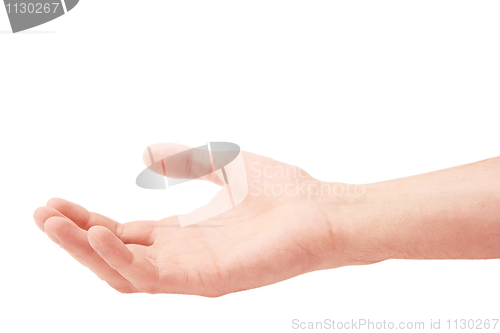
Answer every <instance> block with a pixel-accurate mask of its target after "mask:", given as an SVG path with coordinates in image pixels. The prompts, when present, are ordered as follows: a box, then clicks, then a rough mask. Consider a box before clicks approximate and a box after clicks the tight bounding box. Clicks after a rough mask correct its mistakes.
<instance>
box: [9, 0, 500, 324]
mask: <svg viewBox="0 0 500 333" xmlns="http://www.w3.org/2000/svg"><path fill="white" fill-rule="evenodd" d="M499 15H500V3H499V2H498V1H467V2H465V1H435V0H433V1H411V2H404V1H343V2H339V1H319V0H318V1H290V0H287V1H275V0H266V1H259V0H253V1H206V0H204V1H124V0H106V1H90V0H82V1H81V2H80V4H79V5H78V6H77V7H75V9H73V10H72V11H71V12H69V13H68V14H67V15H64V16H63V17H61V18H59V19H57V20H54V21H53V22H49V23H47V24H45V25H42V26H39V27H36V28H34V29H32V30H30V31H28V32H27V33H20V34H11V33H9V30H10V26H9V22H8V19H7V15H6V13H5V11H4V8H3V7H0V31H2V32H1V33H0V111H1V123H0V126H1V131H0V133H1V134H0V135H1V143H0V145H1V146H0V148H1V154H2V155H1V156H2V157H1V160H2V166H1V170H2V176H1V179H2V181H1V192H0V193H1V199H2V201H1V202H2V204H1V208H2V214H3V218H2V223H3V227H2V229H1V230H2V232H1V243H0V244H1V245H0V246H1V251H2V271H1V275H0V279H1V284H0V286H1V288H2V296H1V299H2V305H3V306H2V307H3V308H4V309H3V310H2V319H1V320H0V330H1V331H4V332H14V331H19V332H20V331H23V332H40V331H47V332H49V331H50V332H80V331H81V332H98V331H105V332H117V331H120V332H184V331H186V332H187V331H189V332H205V331H211V332H290V331H296V330H293V329H292V319H300V320H301V321H321V320H324V319H327V318H330V319H335V320H351V319H358V318H366V319H371V320H372V321H377V320H384V319H385V320H387V321H394V322H398V321H425V322H426V324H427V323H428V322H430V320H431V319H432V320H434V321H435V320H437V319H441V325H442V326H444V321H445V320H447V319H469V318H472V319H487V318H499V317H500V312H499V306H498V304H499V299H500V289H499V285H498V278H499V273H500V261H499V260H490V261H403V260H393V261H388V262H384V263H380V264H376V265H372V266H364V267H345V268H340V269H336V270H330V271H322V272H314V273H310V274H306V275H303V276H299V277H296V278H294V279H291V280H288V281H285V282H282V283H278V284H275V285H272V286H267V287H263V288H259V289H255V290H251V291H245V292H240V293H236V294H231V295H227V296H223V297H221V298H216V299H209V298H203V297H198V296H180V295H144V294H137V295H122V294H119V293H118V292H116V291H114V290H113V289H111V288H110V287H108V286H107V284H106V283H104V282H103V281H101V280H99V279H98V278H97V277H95V276H94V275H93V274H92V273H91V272H90V271H88V270H87V269H86V268H85V267H83V266H80V265H79V264H78V263H77V262H75V261H74V260H73V259H72V258H71V257H70V256H69V255H68V254H66V253H65V252H64V251H61V249H60V248H59V247H58V246H56V245H55V244H53V243H52V242H51V241H50V240H49V239H48V238H47V237H46V236H45V235H44V234H43V233H41V232H40V230H38V229H37V228H36V226H35V224H34V223H33V220H32V214H33V211H34V210H35V209H36V208H37V207H38V206H41V205H44V204H45V202H46V200H48V199H49V198H50V197H53V196H58V197H62V198H65V199H68V200H71V201H74V202H77V203H79V204H81V205H83V206H84V207H86V208H88V209H89V210H91V211H97V212H100V213H102V214H104V215H107V216H110V217H112V218H114V219H116V220H118V221H122V222H125V221H130V220H136V219H159V218H162V217H165V216H168V215H173V214H178V213H183V212H185V210H186V209H191V208H193V207H192V205H193V203H196V204H198V203H203V202H205V201H207V200H208V199H209V195H210V193H212V192H213V189H212V188H211V187H210V188H208V187H207V186H206V185H199V184H195V185H192V184H193V182H191V183H190V185H189V189H190V190H193V191H191V192H190V194H189V196H186V195H184V194H185V193H184V192H182V191H186V190H178V192H173V193H174V194H172V193H168V194H166V193H165V192H158V191H147V190H143V189H140V188H138V187H137V186H136V185H135V177H136V176H137V174H138V173H139V172H140V171H142V169H143V164H142V159H141V156H142V151H143V149H144V148H146V147H147V146H148V145H149V144H152V143H157V142H177V143H182V144H186V145H192V146H198V145H202V144H204V143H205V142H206V141H217V140H220V141H230V142H235V143H237V144H239V145H240V146H241V147H242V149H244V150H247V151H251V152H255V153H259V154H262V155H266V156H270V157H273V158H275V159H277V160H281V161H284V162H287V163H290V164H295V165H299V166H301V167H303V168H304V169H305V170H306V171H308V172H309V173H310V174H312V175H313V176H315V177H316V178H319V179H321V180H325V181H333V180H335V181H341V182H350V183H368V182H375V181H381V180H387V179H392V178H398V177H403V176H409V175H414V174H419V173H424V172H428V171H433V170H438V169H442V168H447V167H451V166H455V165H460V164H465V163H469V162H475V161H478V160H482V159H486V158H490V157H495V156H498V155H500V149H499V148H500V147H499V142H500V140H499V139H500V133H499V123H498V120H499V117H498V113H499V111H500V98H499V92H500V79H499V78H500V61H499V59H500V46H499V45H500V44H499V37H500V20H499V19H498V18H499ZM197 189H199V190H197ZM177 194H179V195H177ZM181 194H183V195H181ZM188 201H189V202H188ZM499 326H500V324H499ZM427 327H428V326H427ZM498 330H500V327H497V331H498Z"/></svg>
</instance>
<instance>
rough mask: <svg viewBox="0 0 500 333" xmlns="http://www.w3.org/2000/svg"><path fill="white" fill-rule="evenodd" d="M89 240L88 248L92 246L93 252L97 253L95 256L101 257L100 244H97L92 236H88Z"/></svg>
mask: <svg viewBox="0 0 500 333" xmlns="http://www.w3.org/2000/svg"><path fill="white" fill-rule="evenodd" d="M88 238H89V244H90V246H92V248H93V249H94V251H95V252H97V254H99V255H101V253H102V249H101V243H99V242H98V241H97V239H95V238H94V237H92V236H90V235H89V236H88Z"/></svg>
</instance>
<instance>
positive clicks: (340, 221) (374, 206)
mask: <svg viewBox="0 0 500 333" xmlns="http://www.w3.org/2000/svg"><path fill="white" fill-rule="evenodd" d="M328 185H329V187H330V189H331V190H330V193H321V195H318V196H317V199H318V203H319V206H320V207H321V210H322V211H323V212H324V214H325V216H326V218H327V220H328V223H329V226H330V230H331V232H330V235H332V236H331V238H332V239H331V242H332V243H333V244H332V253H331V254H330V256H329V257H328V261H329V265H330V268H334V267H339V266H348V265H367V264H373V263H376V262H380V261H383V260H386V259H390V258H393V257H395V254H394V247H395V246H396V244H393V243H392V240H393V237H392V235H391V234H392V231H391V224H390V223H387V222H388V221H389V220H388V217H387V218H386V217H384V214H385V213H386V212H384V207H385V206H384V205H382V204H381V202H383V201H386V200H390V199H389V198H388V197H387V193H385V191H384V189H383V188H380V187H378V186H377V185H376V184H370V185H354V184H343V183H328Z"/></svg>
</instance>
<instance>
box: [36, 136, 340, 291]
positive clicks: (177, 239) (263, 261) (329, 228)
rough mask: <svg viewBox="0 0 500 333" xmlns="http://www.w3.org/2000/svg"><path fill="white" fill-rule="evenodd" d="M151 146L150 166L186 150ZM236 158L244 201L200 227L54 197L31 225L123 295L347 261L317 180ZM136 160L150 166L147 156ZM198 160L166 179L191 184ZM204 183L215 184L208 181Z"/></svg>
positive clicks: (289, 273)
mask: <svg viewBox="0 0 500 333" xmlns="http://www.w3.org/2000/svg"><path fill="white" fill-rule="evenodd" d="M150 148H151V151H152V153H153V156H154V160H157V161H158V160H160V159H162V158H165V157H167V156H171V155H173V154H176V153H177V152H179V151H183V150H186V149H188V147H185V146H181V145H175V144H159V145H152V146H150ZM242 156H243V160H244V162H245V169H246V170H247V175H248V177H247V182H248V184H247V185H248V188H249V189H250V191H249V194H248V196H247V197H246V198H245V199H244V200H243V202H241V203H240V204H239V205H237V206H236V207H234V208H233V209H231V210H229V211H227V212H225V213H223V214H220V215H218V216H216V217H215V218H212V219H209V220H207V221H205V222H206V223H200V224H194V225H190V226H186V227H182V228H181V227H178V226H179V220H178V218H177V216H172V217H167V218H165V219H162V220H159V221H134V222H128V223H124V224H121V223H118V222H116V221H114V220H112V219H110V218H107V217H105V216H102V215H100V214H97V213H91V212H88V211H87V210H86V209H85V208H83V207H81V206H79V205H77V204H74V203H71V202H68V201H66V200H63V199H58V198H54V199H51V200H49V201H48V203H47V205H46V206H44V207H40V208H38V209H37V210H36V211H35V213H34V218H35V222H36V223H37V225H38V226H39V227H40V228H41V229H42V230H43V231H45V233H46V234H47V235H48V236H49V238H51V239H52V240H53V241H55V242H56V243H57V244H59V245H60V246H61V247H62V248H63V249H65V250H66V251H67V252H68V253H69V254H70V255H72V256H73V257H74V258H75V259H76V260H77V261H78V262H80V263H81V264H83V265H85V266H87V267H88V268H89V269H90V270H92V271H93V272H94V273H95V274H96V275H97V276H99V277H100V278H101V279H103V280H105V281H106V282H107V283H108V284H109V285H110V286H111V287H113V288H115V289H116V290H118V291H120V292H124V293H132V292H147V293H182V294H197V295H203V296H220V295H224V294H227V293H231V292H235V291H240V290H245V289H251V288H255V287H259V286H264V285H268V284H272V283H275V282H278V281H281V280H285V279H288V278H291V277H293V276H296V275H299V274H303V273H306V272H310V271H314V270H319V269H326V268H332V267H338V266H342V265H347V264H349V263H350V262H349V258H348V256H347V253H346V244H347V239H346V235H347V234H348V233H346V232H345V229H347V224H346V223H345V222H346V221H345V220H344V219H342V218H340V214H337V218H335V220H334V221H332V218H331V217H332V213H333V215H335V213H337V212H338V213H340V210H338V209H337V207H338V204H337V203H336V202H332V198H331V197H329V198H328V200H327V201H328V203H327V202H326V201H325V200H326V199H325V197H324V196H322V195H318V191H317V190H318V188H319V187H318V186H321V185H320V184H321V183H320V182H319V181H318V180H316V179H314V178H313V177H311V176H310V175H308V174H306V173H305V172H304V171H303V170H301V169H299V168H297V167H293V166H290V165H287V164H284V163H281V162H278V161H274V160H272V159H270V158H266V157H262V156H258V155H254V154H251V153H247V152H242ZM144 160H145V163H146V164H147V165H149V164H150V163H149V157H148V152H147V151H145V153H144ZM197 163H200V161H197V160H196V159H192V158H191V159H188V160H186V161H185V164H183V163H180V165H179V168H177V170H175V171H176V172H177V174H176V175H173V176H176V177H178V178H183V177H186V176H188V177H189V178H195V175H189V174H186V173H192V172H195V170H196V168H197V165H196V164H197ZM179 172H180V174H179ZM183 172H184V173H185V174H182V173H183ZM174 173H175V172H174ZM167 176H172V175H170V174H167ZM203 178H204V179H205V180H209V181H212V182H214V183H216V184H218V185H223V183H222V182H221V181H220V179H219V178H218V177H216V176H214V175H209V176H206V177H203ZM311 189H315V193H312V190H311ZM336 200H340V199H339V198H337V199H336Z"/></svg>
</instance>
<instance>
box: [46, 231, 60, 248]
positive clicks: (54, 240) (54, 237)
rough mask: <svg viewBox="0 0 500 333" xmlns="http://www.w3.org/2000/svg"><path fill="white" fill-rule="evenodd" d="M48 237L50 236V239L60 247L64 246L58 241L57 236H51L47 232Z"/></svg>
mask: <svg viewBox="0 0 500 333" xmlns="http://www.w3.org/2000/svg"><path fill="white" fill-rule="evenodd" d="M47 236H49V238H50V239H51V240H52V241H53V242H54V243H56V244H57V245H59V246H60V247H62V245H61V241H59V239H58V238H57V237H56V236H54V235H52V234H49V233H48V232H47Z"/></svg>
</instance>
